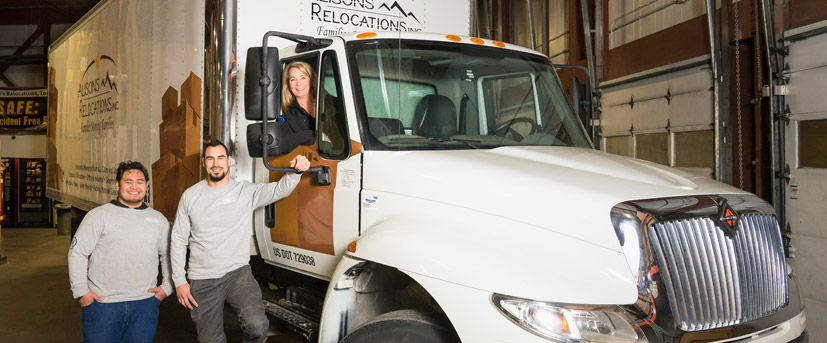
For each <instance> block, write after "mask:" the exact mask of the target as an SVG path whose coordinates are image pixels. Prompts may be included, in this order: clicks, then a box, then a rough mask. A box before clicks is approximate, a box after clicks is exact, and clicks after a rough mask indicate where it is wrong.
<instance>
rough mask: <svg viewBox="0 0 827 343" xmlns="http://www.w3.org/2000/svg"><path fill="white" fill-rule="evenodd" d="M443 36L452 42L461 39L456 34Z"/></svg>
mask: <svg viewBox="0 0 827 343" xmlns="http://www.w3.org/2000/svg"><path fill="white" fill-rule="evenodd" d="M445 38H447V39H448V40H450V41H454V42H459V41H461V40H462V38H459V36H457V35H447V36H445Z"/></svg>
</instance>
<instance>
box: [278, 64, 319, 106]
mask: <svg viewBox="0 0 827 343" xmlns="http://www.w3.org/2000/svg"><path fill="white" fill-rule="evenodd" d="M293 68H296V69H298V70H299V71H300V72H302V74H304V75H307V77H308V78H310V91H309V92H308V95H310V101H316V72H315V71H313V68H312V67H310V64H308V63H307V62H303V61H293V62H290V64H288V65H287V66H286V67H284V72H283V73H282V75H281V111H282V113H284V112H287V110H288V109H290V104H292V103H293V101H295V100H296V97H295V96H294V95H293V92H291V91H290V84H289V82H288V79H289V78H290V69H293Z"/></svg>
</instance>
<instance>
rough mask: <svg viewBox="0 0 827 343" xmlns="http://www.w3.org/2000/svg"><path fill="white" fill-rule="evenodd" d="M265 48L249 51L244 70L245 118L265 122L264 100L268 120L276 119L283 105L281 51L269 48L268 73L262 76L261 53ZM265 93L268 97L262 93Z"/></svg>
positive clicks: (254, 48)
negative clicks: (281, 94)
mask: <svg viewBox="0 0 827 343" xmlns="http://www.w3.org/2000/svg"><path fill="white" fill-rule="evenodd" d="M263 49H264V48H262V47H253V48H249V49H247V64H246V69H245V70H244V117H245V118H247V120H259V121H260V120H263V119H262V118H263V117H264V115H263V114H262V113H261V110H262V106H261V105H262V99H266V100H265V101H267V106H264V107H265V108H266V111H267V120H274V119H276V114H277V113H278V111H279V106H280V105H281V96H280V94H279V88H280V87H279V86H280V84H281V66H280V65H279V62H278V61H279V50H278V49H276V48H267V59H268V60H269V61H266V62H267V64H266V72H265V74H262V65H261V52H262V50H263ZM265 89H266V91H265ZM263 91H265V92H266V96H265V97H262V96H261V95H262V94H261V93H262V92H263Z"/></svg>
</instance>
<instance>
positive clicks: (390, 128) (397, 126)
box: [368, 118, 405, 138]
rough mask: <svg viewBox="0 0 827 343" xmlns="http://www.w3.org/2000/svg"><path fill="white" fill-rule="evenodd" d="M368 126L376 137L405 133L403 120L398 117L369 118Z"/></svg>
mask: <svg viewBox="0 0 827 343" xmlns="http://www.w3.org/2000/svg"><path fill="white" fill-rule="evenodd" d="M368 127H369V128H370V133H371V134H372V135H373V136H374V137H376V138H380V137H385V136H390V135H401V134H404V133H405V129H404V128H403V127H402V121H401V120H399V119H396V118H368Z"/></svg>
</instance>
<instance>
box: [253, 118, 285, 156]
mask: <svg viewBox="0 0 827 343" xmlns="http://www.w3.org/2000/svg"><path fill="white" fill-rule="evenodd" d="M276 131H279V128H278V124H276V122H270V125H267V133H266V134H264V135H262V134H261V124H260V123H256V124H249V125H247V152H248V153H249V154H250V157H253V158H257V157H264V153H263V152H262V150H261V148H262V145H261V142H262V140H263V141H264V142H265V143H267V144H266V145H267V156H276V155H281V154H283V153H284V152H282V151H281V149H279V145H280V144H279V143H280V142H279V140H280V139H281V135H279V133H278V132H276Z"/></svg>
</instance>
